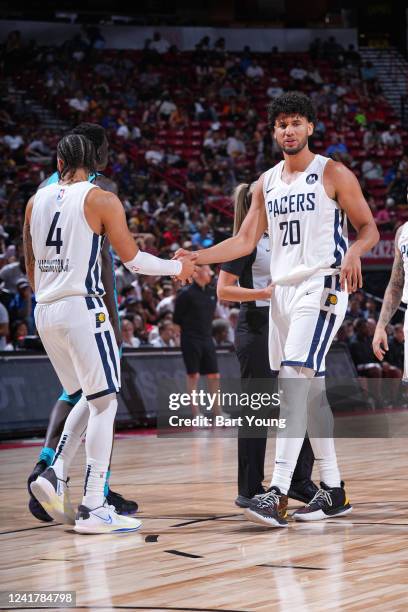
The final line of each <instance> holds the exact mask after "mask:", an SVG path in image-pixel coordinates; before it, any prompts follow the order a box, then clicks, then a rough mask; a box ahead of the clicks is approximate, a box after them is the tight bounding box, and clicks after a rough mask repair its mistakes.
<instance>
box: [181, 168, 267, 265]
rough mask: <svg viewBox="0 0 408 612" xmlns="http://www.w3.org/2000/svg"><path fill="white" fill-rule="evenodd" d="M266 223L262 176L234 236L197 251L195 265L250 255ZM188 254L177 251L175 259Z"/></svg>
mask: <svg viewBox="0 0 408 612" xmlns="http://www.w3.org/2000/svg"><path fill="white" fill-rule="evenodd" d="M267 227H268V222H267V219H266V212H265V202H264V197H263V175H262V176H260V177H259V179H258V180H257V182H256V185H255V188H254V191H253V193H252V202H251V206H250V209H249V211H248V214H247V216H246V217H245V219H244V221H243V223H242V225H241V228H240V230H239V232H238V234H237V235H236V236H233V237H232V238H227V240H223V241H222V242H219V243H218V244H216V245H215V246H213V247H210V248H208V249H202V250H200V251H197V259H196V262H195V263H196V264H199V265H205V264H213V263H222V262H224V261H232V260H233V259H238V257H243V256H245V255H249V253H252V251H253V250H254V248H255V247H256V245H257V244H258V242H259V240H260V239H261V236H262V234H263V233H264V232H265V231H266V229H267ZM186 253H188V251H185V250H184V249H179V250H178V251H177V252H176V255H175V257H176V258H177V259H179V258H180V257H182V256H183V255H185V254H186Z"/></svg>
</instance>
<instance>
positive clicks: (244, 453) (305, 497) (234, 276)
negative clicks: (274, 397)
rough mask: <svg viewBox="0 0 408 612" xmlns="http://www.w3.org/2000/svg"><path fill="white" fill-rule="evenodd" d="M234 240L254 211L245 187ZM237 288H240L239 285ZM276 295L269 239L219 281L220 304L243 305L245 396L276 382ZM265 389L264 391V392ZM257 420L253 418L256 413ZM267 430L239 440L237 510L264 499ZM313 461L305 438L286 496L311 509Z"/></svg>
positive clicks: (238, 342) (240, 333) (240, 344)
mask: <svg viewBox="0 0 408 612" xmlns="http://www.w3.org/2000/svg"><path fill="white" fill-rule="evenodd" d="M234 204H235V214H234V234H236V233H237V232H238V231H239V228H240V227H241V224H242V222H243V220H244V219H245V217H246V215H247V213H248V210H249V207H250V205H251V186H250V185H248V184H245V183H243V184H241V185H239V186H238V187H237V189H236V191H235V194H234ZM237 283H238V285H237ZM271 293H272V286H271V277H270V255H269V237H268V235H267V234H264V235H263V237H262V238H261V240H260V241H259V243H258V245H257V247H256V248H255V250H254V251H253V252H252V253H251V254H250V255H247V256H246V257H241V258H239V259H235V260H234V261H231V262H228V263H224V264H222V266H221V271H220V274H219V277H218V285H217V294H218V297H219V298H220V299H223V300H229V301H232V302H241V307H240V312H239V318H238V325H237V328H236V332H235V348H236V352H237V356H238V360H239V364H240V369H241V378H242V379H243V388H244V390H245V391H246V392H248V393H250V392H256V393H259V392H260V391H261V392H269V393H270V391H271V384H270V382H268V381H269V380H270V379H272V378H276V376H277V374H278V372H275V373H273V372H272V370H271V369H270V366H269V354H268V330H269V304H270V298H271ZM260 387H262V389H261V388H260ZM252 414H253V413H252ZM266 441H267V430H266V429H264V430H260V429H258V430H257V433H256V437H254V436H253V437H249V436H248V437H246V436H245V431H243V430H242V429H240V430H239V436H238V497H237V498H236V500H235V504H236V505H237V506H239V507H241V508H246V507H248V506H249V501H250V499H251V498H252V497H253V496H254V495H258V494H260V493H264V492H265V491H264V488H263V485H262V482H263V479H264V463H265V450H266ZM313 463H314V455H313V451H312V447H311V444H310V442H309V438H308V437H306V438H305V441H304V443H303V446H302V450H301V452H300V455H299V458H298V462H297V464H296V469H295V471H294V473H293V477H292V484H291V487H290V489H289V491H288V496H289V497H291V498H292V499H296V500H298V501H302V502H304V503H308V502H309V501H310V500H311V499H312V497H313V496H314V495H315V493H316V492H317V490H318V488H317V486H316V485H315V484H314V482H313V481H312V480H311V475H312V469H313Z"/></svg>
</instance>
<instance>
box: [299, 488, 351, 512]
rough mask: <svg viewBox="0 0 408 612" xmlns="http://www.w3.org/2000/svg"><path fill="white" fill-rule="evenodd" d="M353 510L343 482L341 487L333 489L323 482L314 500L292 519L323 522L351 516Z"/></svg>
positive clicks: (300, 509)
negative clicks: (337, 517)
mask: <svg viewBox="0 0 408 612" xmlns="http://www.w3.org/2000/svg"><path fill="white" fill-rule="evenodd" d="M352 509H353V508H352V506H350V502H349V500H348V498H347V496H346V492H345V490H344V482H343V481H342V482H341V485H340V487H332V488H330V487H328V486H327V485H326V484H325V483H324V482H321V483H320V489H319V490H318V491H317V493H316V495H315V496H314V497H313V499H312V500H311V501H310V502H309V503H308V504H307V505H306V506H304V507H303V508H299V510H296V511H295V512H294V513H293V514H292V517H293V518H294V519H295V520H297V521H322V520H324V519H328V518H333V517H335V516H345V515H346V514H350V512H351V511H352Z"/></svg>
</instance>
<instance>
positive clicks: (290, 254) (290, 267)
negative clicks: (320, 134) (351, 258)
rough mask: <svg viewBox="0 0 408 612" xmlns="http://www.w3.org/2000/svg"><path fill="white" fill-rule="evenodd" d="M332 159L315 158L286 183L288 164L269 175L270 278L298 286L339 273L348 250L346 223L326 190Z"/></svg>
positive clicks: (266, 178)
mask: <svg viewBox="0 0 408 612" xmlns="http://www.w3.org/2000/svg"><path fill="white" fill-rule="evenodd" d="M328 161H329V158H327V157H323V156H322V155H315V157H314V159H313V160H312V162H311V163H310V164H309V166H308V167H307V168H306V170H305V171H304V172H302V174H300V175H299V176H298V178H297V179H296V180H295V181H294V182H293V183H291V184H290V185H288V184H287V183H284V182H283V181H282V178H281V177H282V171H283V165H284V161H281V162H280V163H279V164H277V165H276V166H274V167H273V168H271V169H270V170H268V171H267V172H266V173H265V176H264V183H263V193H264V198H265V206H266V214H267V218H268V226H269V236H270V242H271V278H272V282H273V283H275V284H277V285H297V284H299V283H301V282H302V281H304V280H306V279H307V278H312V277H314V276H327V275H332V274H337V273H338V272H339V267H340V265H341V263H342V260H343V258H344V255H345V253H346V251H347V246H348V240H347V219H346V215H345V213H344V212H343V211H342V210H341V209H340V207H339V205H338V204H337V202H336V201H335V200H332V199H331V198H329V197H328V195H327V193H326V191H325V189H324V186H323V172H324V168H325V166H326V163H327V162H328Z"/></svg>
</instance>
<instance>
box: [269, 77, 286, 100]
mask: <svg viewBox="0 0 408 612" xmlns="http://www.w3.org/2000/svg"><path fill="white" fill-rule="evenodd" d="M281 94H283V89H282V87H279V85H278V79H276V78H273V79H271V84H270V86H269V87H268V89H267V92H266V95H267V96H268V98H277V97H278V96H280V95H281Z"/></svg>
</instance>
